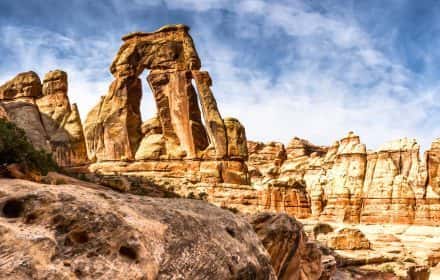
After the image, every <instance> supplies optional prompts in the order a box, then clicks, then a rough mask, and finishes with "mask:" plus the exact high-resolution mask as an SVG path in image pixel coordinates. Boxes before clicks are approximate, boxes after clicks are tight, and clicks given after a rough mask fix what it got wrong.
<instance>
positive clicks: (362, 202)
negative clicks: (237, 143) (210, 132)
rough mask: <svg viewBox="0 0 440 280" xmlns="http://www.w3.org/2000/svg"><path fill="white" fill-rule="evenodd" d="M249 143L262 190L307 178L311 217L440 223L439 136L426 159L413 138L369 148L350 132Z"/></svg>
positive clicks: (253, 179)
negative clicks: (330, 137) (319, 139)
mask: <svg viewBox="0 0 440 280" xmlns="http://www.w3.org/2000/svg"><path fill="white" fill-rule="evenodd" d="M248 149H249V161H248V165H249V170H250V176H251V184H252V185H253V186H255V187H256V188H257V189H258V192H259V193H265V192H266V193H269V186H270V185H271V182H272V181H285V182H288V181H290V182H304V183H305V189H306V195H307V196H308V197H309V200H310V203H309V204H308V205H309V206H308V207H310V210H309V211H308V212H309V213H310V215H311V216H312V217H315V218H318V219H321V220H324V221H337V222H349V223H359V222H361V223H402V224H412V223H417V224H426V225H437V224H439V223H440V194H439V193H438V190H437V183H436V180H437V177H439V176H438V174H437V173H439V171H438V170H440V169H439V168H438V166H440V164H439V162H440V160H438V159H437V157H439V158H440V156H438V155H439V154H440V152H439V151H440V144H438V141H434V143H433V145H432V147H431V149H430V150H428V151H427V152H426V153H425V157H424V158H422V159H420V157H419V150H420V147H419V145H418V144H417V142H416V141H415V140H413V139H408V138H403V139H400V140H396V141H391V142H389V143H387V144H385V145H383V146H382V147H381V148H379V149H378V150H377V151H375V152H372V151H368V152H367V151H366V147H365V145H364V144H362V143H361V142H360V139H359V137H358V136H356V135H355V134H354V133H352V132H350V133H349V134H348V135H347V136H346V137H345V138H343V139H341V140H340V141H337V142H335V143H334V144H333V145H331V146H328V147H323V146H316V145H313V144H311V143H310V142H308V141H306V140H303V139H300V138H294V139H292V141H291V142H290V143H289V144H288V145H287V147H286V148H284V145H282V144H281V143H267V144H263V143H257V142H248ZM439 174H440V173H439ZM280 197H281V196H280ZM263 204H264V203H263ZM266 204H267V203H266ZM304 205H305V204H304ZM267 210H270V211H275V212H278V211H283V210H282V209H281V208H280V207H273V208H270V207H269V208H267ZM303 213H304V212H303ZM292 214H293V213H292Z"/></svg>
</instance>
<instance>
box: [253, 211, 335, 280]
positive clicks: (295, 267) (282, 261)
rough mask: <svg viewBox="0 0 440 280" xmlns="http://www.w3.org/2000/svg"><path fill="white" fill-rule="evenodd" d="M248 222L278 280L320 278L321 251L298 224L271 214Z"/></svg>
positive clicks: (284, 216)
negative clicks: (269, 260)
mask: <svg viewBox="0 0 440 280" xmlns="http://www.w3.org/2000/svg"><path fill="white" fill-rule="evenodd" d="M248 221H249V222H250V223H251V225H252V226H253V228H254V230H255V232H256V233H257V235H258V237H259V238H260V240H261V242H262V243H263V245H264V247H265V248H266V250H267V251H268V253H269V255H270V257H271V263H272V266H273V268H274V270H275V273H276V274H277V276H278V279H285V280H290V279H291V280H294V279H296V280H315V279H316V280H317V279H321V278H320V277H321V274H322V272H323V271H322V266H321V252H320V250H319V249H318V247H317V246H316V244H314V243H311V242H308V238H307V235H306V234H305V232H304V230H303V226H302V224H301V223H299V222H298V221H296V220H295V219H294V218H292V217H289V216H288V215H285V214H279V215H275V214H272V213H260V214H256V215H253V216H249V217H248ZM329 276H330V277H331V275H329Z"/></svg>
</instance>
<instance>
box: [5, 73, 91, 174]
mask: <svg viewBox="0 0 440 280" xmlns="http://www.w3.org/2000/svg"><path fill="white" fill-rule="evenodd" d="M67 90H68V89H67V74H66V73H65V72H63V71H61V70H55V71H51V72H49V73H47V74H46V76H45V78H44V82H43V84H41V81H40V78H39V77H38V75H37V74H36V73H34V72H25V73H21V74H18V75H17V76H16V77H15V78H13V79H12V80H11V81H9V82H7V83H6V84H4V85H3V86H1V87H0V115H1V116H4V117H6V118H7V119H8V120H9V121H11V122H13V123H15V124H16V125H17V126H18V127H20V128H22V129H23V130H24V131H25V133H26V136H27V137H28V139H29V140H30V141H31V143H32V144H33V145H34V146H35V147H36V148H37V149H43V150H45V151H46V152H51V153H52V154H53V156H54V159H55V160H56V161H57V163H58V164H59V165H60V166H72V165H79V164H83V163H85V162H86V161H87V154H86V148H85V141H84V136H83V130H82V124H81V119H80V116H79V112H78V109H77V107H76V105H72V106H71V105H70V102H69V98H68V96H67Z"/></svg>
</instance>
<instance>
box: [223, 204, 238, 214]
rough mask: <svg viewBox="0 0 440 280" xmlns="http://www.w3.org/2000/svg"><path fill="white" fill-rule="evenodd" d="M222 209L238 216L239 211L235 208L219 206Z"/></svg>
mask: <svg viewBox="0 0 440 280" xmlns="http://www.w3.org/2000/svg"><path fill="white" fill-rule="evenodd" d="M221 208H222V209H225V210H228V211H231V212H232V213H234V214H238V213H239V212H240V211H239V210H238V209H237V208H235V207H228V206H221Z"/></svg>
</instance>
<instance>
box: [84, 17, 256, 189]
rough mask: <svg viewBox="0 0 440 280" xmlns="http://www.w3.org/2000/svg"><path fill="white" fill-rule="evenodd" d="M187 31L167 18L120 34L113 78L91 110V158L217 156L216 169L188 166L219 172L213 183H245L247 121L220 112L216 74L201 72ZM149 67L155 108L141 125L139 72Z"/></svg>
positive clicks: (186, 160)
mask: <svg viewBox="0 0 440 280" xmlns="http://www.w3.org/2000/svg"><path fill="white" fill-rule="evenodd" d="M188 31H189V28H188V27H186V26H184V25H170V26H165V27H163V28H160V29H159V30H157V31H155V32H152V33H142V32H137V33H132V34H129V35H127V36H125V37H123V41H124V43H123V45H122V46H121V48H120V49H119V51H118V53H117V55H116V57H115V59H114V61H113V63H112V65H111V66H110V71H111V73H112V74H113V76H114V78H115V80H114V81H113V83H112V86H111V87H110V89H109V92H108V94H107V95H106V96H105V97H103V98H102V100H101V101H100V103H99V104H98V105H97V106H96V107H95V108H93V109H92V111H91V112H90V113H89V115H88V116H87V120H86V124H85V136H86V142H87V150H88V154H89V157H90V158H91V159H92V160H94V161H97V164H98V165H99V164H100V163H101V162H104V161H162V160H167V161H170V160H171V161H175V160H181V161H182V163H183V164H188V163H189V162H190V161H191V160H194V161H205V160H207V161H211V160H218V161H219V163H221V164H220V165H219V166H217V167H216V168H214V169H212V172H211V170H210V169H208V170H205V169H204V168H203V170H202V169H200V168H198V169H197V170H194V169H193V168H191V167H190V168H189V169H190V170H192V171H194V172H201V174H195V175H194V176H195V177H198V176H199V175H201V176H204V175H203V174H207V173H210V175H209V177H210V178H211V179H212V178H213V177H211V176H213V175H214V173H217V176H218V177H216V178H214V180H213V181H212V183H215V182H218V183H221V182H231V183H236V184H242V183H243V184H248V183H249V179H248V175H247V167H246V164H245V163H244V162H245V160H246V159H247V147H246V135H245V130H244V127H243V126H242V125H241V124H240V122H239V121H238V120H236V119H232V118H227V119H225V120H224V119H223V118H222V117H221V115H220V113H219V110H218V108H217V103H216V101H215V98H214V96H213V93H212V91H211V89H210V87H211V84H212V81H211V78H210V77H209V74H208V72H205V71H199V69H200V67H201V63H200V59H199V57H198V55H197V51H196V49H195V47H194V44H193V41H192V38H191V36H190V35H189V32H188ZM145 69H147V70H149V71H150V72H149V73H148V75H147V81H148V84H149V86H150V88H151V90H152V93H153V97H154V100H155V102H156V107H157V115H156V117H154V118H153V119H151V120H148V121H146V122H144V123H143V124H142V122H141V118H140V109H139V106H140V98H141V96H142V92H141V85H140V81H139V80H138V79H137V77H138V76H139V75H140V74H141V73H142V72H143V71H144V70H145ZM193 80H195V84H196V87H197V90H198V91H196V89H195V88H194V86H193ZM199 102H200V105H201V109H202V110H200V108H199ZM202 112H203V118H202ZM91 168H92V169H94V167H91ZM185 169H187V168H185ZM143 171H144V172H145V173H148V172H150V171H152V170H143ZM163 171H164V173H166V170H163ZM216 171H218V172H216Z"/></svg>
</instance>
